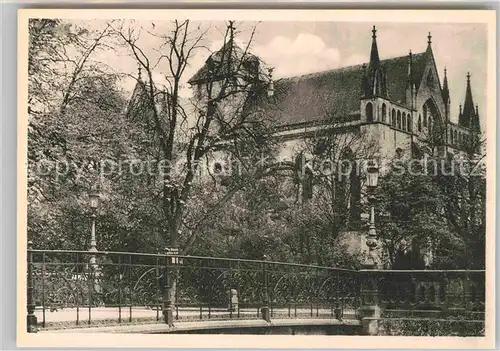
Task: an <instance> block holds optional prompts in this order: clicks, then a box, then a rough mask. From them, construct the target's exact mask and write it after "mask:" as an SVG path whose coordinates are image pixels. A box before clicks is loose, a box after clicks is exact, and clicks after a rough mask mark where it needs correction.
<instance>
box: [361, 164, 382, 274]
mask: <svg viewBox="0 0 500 351" xmlns="http://www.w3.org/2000/svg"><path fill="white" fill-rule="evenodd" d="M378 176H379V167H378V165H377V163H376V162H374V161H370V162H369V163H368V165H367V168H366V183H367V187H368V202H369V204H370V223H369V226H368V236H367V237H366V246H368V252H367V255H366V259H365V263H364V266H365V268H368V269H369V268H372V269H375V268H378V265H379V259H378V257H377V256H378V255H377V253H376V251H375V250H376V248H377V245H378V242H377V241H378V240H377V239H378V238H377V231H376V229H375V196H374V191H375V188H376V187H377V185H378Z"/></svg>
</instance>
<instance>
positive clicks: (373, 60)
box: [368, 26, 380, 70]
mask: <svg viewBox="0 0 500 351" xmlns="http://www.w3.org/2000/svg"><path fill="white" fill-rule="evenodd" d="M379 67H380V57H379V56H378V47H377V29H375V26H373V29H372V49H371V52H370V64H369V66H368V68H369V69H370V70H376V69H377V68H379Z"/></svg>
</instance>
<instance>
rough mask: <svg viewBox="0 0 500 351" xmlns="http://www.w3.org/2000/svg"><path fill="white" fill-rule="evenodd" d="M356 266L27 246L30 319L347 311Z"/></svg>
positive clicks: (354, 299)
mask: <svg viewBox="0 0 500 351" xmlns="http://www.w3.org/2000/svg"><path fill="white" fill-rule="evenodd" d="M356 273H357V272H356V271H351V270H344V269H336V268H329V267H319V266H311V265H301V264H292V263H282V262H270V261H257V260H242V259H228V258H213V257H197V256H182V255H167V254H141V253H128V252H96V253H92V252H88V251H64V250H35V249H31V248H30V249H29V250H28V320H30V316H33V315H35V316H36V317H37V318H36V319H37V327H38V328H66V327H75V326H85V325H101V324H110V323H138V322H146V321H162V320H164V319H165V317H164V311H165V310H166V309H167V307H168V308H170V309H171V311H172V312H171V313H172V318H173V319H174V320H178V321H180V320H202V319H216V318H217V319H233V318H235V319H236V318H240V319H241V318H245V319H252V318H264V319H266V316H265V315H264V314H265V313H267V314H268V316H267V318H277V317H279V318H288V317H289V318H307V317H314V318H339V319H341V318H349V317H354V315H355V311H356V309H357V307H359V305H360V291H359V288H360V284H359V282H358V281H357V278H358V275H357V274H356ZM166 292H171V295H170V294H167V293H166ZM263 308H264V310H262V309H263ZM31 320H32V321H33V318H32V317H31ZM29 323H30V322H28V324H29ZM31 323H33V322H31ZM32 328H33V327H32Z"/></svg>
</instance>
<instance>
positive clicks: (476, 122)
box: [472, 105, 481, 132]
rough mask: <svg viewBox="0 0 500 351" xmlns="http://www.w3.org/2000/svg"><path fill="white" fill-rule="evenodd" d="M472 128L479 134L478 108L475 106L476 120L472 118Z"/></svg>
mask: <svg viewBox="0 0 500 351" xmlns="http://www.w3.org/2000/svg"><path fill="white" fill-rule="evenodd" d="M472 128H473V129H474V130H475V131H477V132H480V131H481V122H480V121H479V107H478V106H477V105H476V118H474V123H473V125H472Z"/></svg>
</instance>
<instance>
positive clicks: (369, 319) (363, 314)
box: [358, 161, 381, 335]
mask: <svg viewBox="0 0 500 351" xmlns="http://www.w3.org/2000/svg"><path fill="white" fill-rule="evenodd" d="M378 175H379V167H378V165H377V163H376V162H374V161H370V162H369V163H368V165H367V167H366V185H367V188H368V201H369V203H370V223H369V225H368V236H367V237H366V246H368V251H367V252H366V256H365V261H364V263H363V268H364V269H365V271H362V276H361V278H360V279H361V304H362V306H361V307H360V308H359V310H358V314H359V317H360V318H361V325H362V329H363V333H364V334H366V335H377V333H378V318H380V315H381V311H380V307H379V285H380V280H379V275H378V272H377V269H378V268H379V259H378V255H377V253H376V248H377V244H378V243H377V231H376V229H375V208H374V204H375V196H374V190H375V188H376V187H377V185H378Z"/></svg>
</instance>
